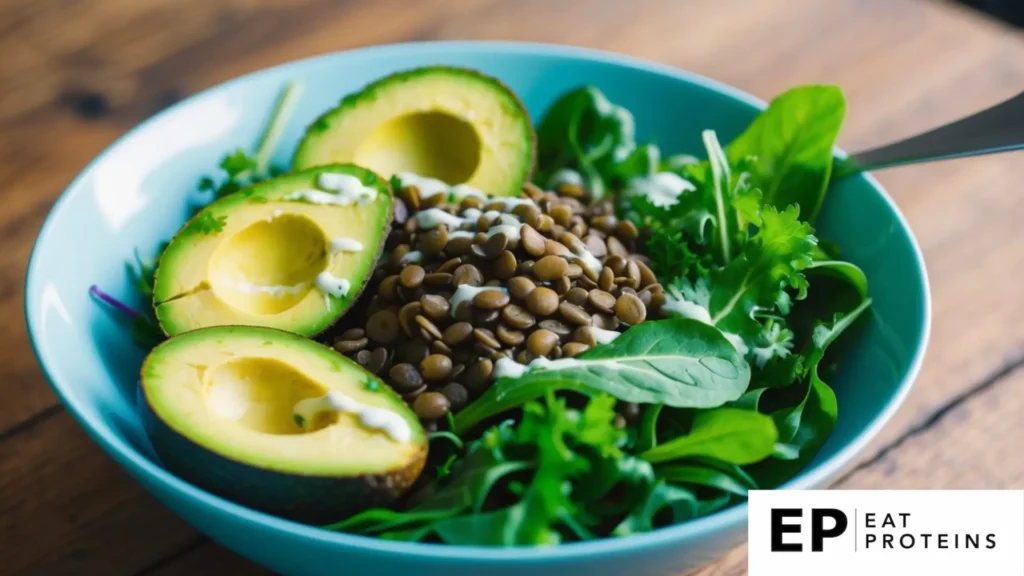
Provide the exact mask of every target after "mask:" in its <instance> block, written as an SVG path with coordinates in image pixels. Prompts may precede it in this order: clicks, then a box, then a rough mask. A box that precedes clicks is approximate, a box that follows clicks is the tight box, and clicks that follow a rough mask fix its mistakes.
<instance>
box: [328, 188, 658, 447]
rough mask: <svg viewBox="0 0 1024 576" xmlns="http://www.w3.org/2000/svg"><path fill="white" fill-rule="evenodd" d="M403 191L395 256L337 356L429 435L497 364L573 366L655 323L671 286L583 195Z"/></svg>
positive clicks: (381, 270)
mask: <svg viewBox="0 0 1024 576" xmlns="http://www.w3.org/2000/svg"><path fill="white" fill-rule="evenodd" d="M457 188H458V187H456V189H453V192H452V193H436V192H435V193H433V194H430V195H426V194H424V193H422V192H421V190H420V189H419V188H417V187H416V186H407V187H404V188H402V189H400V190H399V191H398V192H397V199H396V203H395V218H394V223H393V225H392V226H393V228H392V231H391V233H390V234H389V237H388V242H387V246H386V252H385V253H386V254H387V256H385V257H382V258H381V261H380V262H379V263H378V265H377V267H376V269H375V271H374V274H373V277H372V280H371V285H370V286H369V287H368V289H367V291H366V292H365V293H364V294H365V296H364V298H363V302H361V303H360V304H361V306H360V308H359V309H356V310H353V311H352V312H350V314H349V315H348V316H347V318H346V327H347V329H343V331H342V332H341V333H340V334H339V335H338V336H337V337H336V338H335V340H334V348H335V349H337V350H338V351H339V352H341V353H343V354H346V355H347V356H349V357H351V358H353V359H354V360H355V361H356V362H358V363H359V364H361V365H362V366H364V367H365V368H367V369H368V370H370V371H371V372H373V373H375V374H377V375H378V376H380V377H381V378H382V379H383V380H384V381H386V382H387V383H388V384H389V385H391V386H392V387H393V388H394V389H395V390H396V391H397V392H398V393H399V394H401V395H402V397H403V398H404V399H405V401H406V402H407V403H408V404H409V405H410V406H411V407H412V408H413V410H414V411H415V412H416V414H417V416H419V418H420V419H421V420H422V421H423V422H424V424H425V425H426V426H427V427H428V428H433V427H434V423H435V422H436V421H437V420H438V419H440V418H443V417H444V416H445V415H446V414H447V413H448V412H449V411H458V410H459V409H461V408H462V407H464V406H465V405H466V404H467V403H468V402H469V401H471V400H472V399H474V398H476V397H477V396H479V395H480V394H481V393H483V392H484V391H485V390H486V389H487V388H488V387H489V386H490V385H491V384H492V383H493V381H494V380H495V367H496V363H497V361H498V360H500V359H502V358H508V359H510V360H514V361H516V362H518V363H520V364H528V363H530V362H531V361H532V360H534V359H535V358H538V357H545V358H548V359H551V360H554V359H558V358H562V357H574V356H577V355H579V354H582V353H584V352H585V351H587V350H588V349H590V348H591V347H593V346H596V345H597V344H599V343H604V342H609V341H611V339H613V338H614V337H615V336H617V333H618V332H620V331H622V330H625V329H626V328H627V327H629V326H634V325H636V324H639V323H641V322H643V321H644V320H645V319H647V318H652V319H653V318H659V317H661V307H662V305H663V304H664V302H665V296H664V293H663V289H662V286H661V284H659V283H658V280H657V278H656V277H655V275H654V273H653V272H652V271H651V269H650V268H649V267H648V265H647V260H646V258H645V257H644V256H643V255H641V254H637V253H636V252H635V250H636V248H637V245H638V242H637V240H638V232H637V229H636V227H635V226H634V225H633V223H632V222H629V221H626V220H617V219H616V217H615V215H614V210H613V208H612V206H611V204H609V203H593V204H591V203H588V202H587V201H586V198H585V193H584V191H583V189H582V188H580V187H578V186H573V185H564V184H563V185H561V186H559V187H558V188H557V190H555V191H544V190H541V189H540V188H538V187H536V186H534V185H532V184H528V185H527V186H525V187H524V190H523V192H524V194H523V197H522V198H482V197H480V196H479V195H475V194H467V195H464V196H463V197H461V198H459V197H458V196H457V195H456V194H455V193H454V192H455V191H456V190H457Z"/></svg>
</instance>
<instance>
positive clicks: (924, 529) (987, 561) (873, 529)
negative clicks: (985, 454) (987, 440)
mask: <svg viewBox="0 0 1024 576" xmlns="http://www.w3.org/2000/svg"><path fill="white" fill-rule="evenodd" d="M844 521H845V524H846V526H845V530H843V529H842V528H843V526H842V524H843V523H844ZM773 532H774V533H775V538H776V540H775V542H774V544H775V548H776V550H773V538H772V536H773ZM747 536H748V547H749V560H748V562H749V564H748V570H749V572H750V576H783V575H784V576H805V575H806V576H826V575H827V576H846V575H850V576H865V575H868V576H887V575H889V574H893V575H897V574H898V575H901V576H902V575H904V574H907V575H909V574H923V575H928V576H944V575H947V574H948V575H957V576H962V575H964V574H969V575H977V576H1004V575H1006V576H1010V575H1012V576H1024V491H1021V490H977V491H975V490H756V491H752V492H750V494H749V520H748V528H747ZM816 545H817V547H820V551H815V550H814V548H815V547H816ZM783 549H785V551H784V550H783ZM797 550H799V551H797Z"/></svg>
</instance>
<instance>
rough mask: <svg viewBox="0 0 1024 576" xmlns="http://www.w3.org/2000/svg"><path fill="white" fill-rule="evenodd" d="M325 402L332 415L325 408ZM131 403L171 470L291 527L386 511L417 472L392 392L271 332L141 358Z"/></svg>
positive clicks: (342, 361) (419, 440)
mask: <svg viewBox="0 0 1024 576" xmlns="http://www.w3.org/2000/svg"><path fill="white" fill-rule="evenodd" d="M329 395H330V396H333V397H334V398H335V400H339V399H340V400H341V401H342V404H343V405H344V406H343V407H342V409H340V410H339V409H330V408H326V406H327V405H328V404H330V403H326V402H324V400H325V398H327V397H328V396H329ZM139 396H140V404H141V407H140V408H141V410H140V411H141V412H142V414H143V420H144V422H145V425H146V429H147V433H148V435H149V438H150V440H151V442H152V444H153V448H154V450H155V451H156V453H157V455H158V456H159V457H160V459H161V460H162V461H163V463H164V465H165V466H167V468H168V469H169V470H171V471H172V472H174V473H175V474H177V475H179V476H180V477H181V478H183V479H185V480H186V481H189V482H191V483H193V484H195V485H196V486H199V487H201V488H203V489H205V490H208V491H210V492H212V493H214V494H217V495H219V496H222V497H224V498H227V499H229V500H233V501H235V502H237V503H239V504H243V505H245V506H249V507H251V508H254V509H256V510H260V511H263V512H267V513H270V514H274V515H277V516H280V517H283V518H288V519H291V520H296V521H300V522H308V523H314V524H324V523H328V522H334V521H337V520H340V519H343V518H345V517H347V516H349V515H351V514H354V513H356V512H359V511H361V510H363V509H366V508H371V507H375V506H387V505H390V504H391V503H393V502H394V501H395V499H396V498H398V497H399V496H401V495H402V494H403V493H404V492H405V491H406V490H407V489H408V488H409V487H410V486H411V485H412V484H413V483H414V482H415V481H416V479H417V477H418V476H419V474H420V472H422V470H423V465H424V462H425V461H426V456H427V439H426V434H425V433H424V431H423V428H422V426H421V425H420V423H419V420H418V419H417V418H416V415H415V414H414V413H413V412H412V411H411V410H410V409H409V408H408V407H407V406H406V405H405V404H404V403H403V401H402V399H401V398H399V397H398V395H397V394H395V393H394V392H393V391H392V390H391V388H390V387H388V386H387V385H386V384H385V383H384V382H382V381H380V380H379V379H378V378H376V377H375V376H373V375H372V374H370V373H369V372H367V371H365V370H363V369H362V368H361V367H359V366H358V365H357V364H355V363H354V362H352V361H351V360H349V359H347V358H345V357H344V356H342V355H341V354H339V353H337V352H335V351H334V350H332V349H330V348H327V347H325V346H323V345H321V344H318V343H316V342H314V341H312V340H308V339H306V338H302V337H300V336H298V335H295V334H292V333H289V332H284V331H281V330H275V329H271V328H261V327H249V326H218V327H212V328H203V329H200V330H195V331H192V332H189V333H187V334H182V335H180V336H176V337H174V338H171V339H169V340H167V341H165V342H163V343H161V344H160V345H159V346H157V347H156V348H154V349H153V351H152V352H151V353H150V354H149V356H148V357H147V358H146V361H145V364H144V365H143V367H142V379H141V390H140V395H139ZM318 407H319V410H318V409H317V408H318ZM368 413H369V414H368ZM297 414H304V415H305V416H306V417H305V418H301V417H300V418H297V417H296V415H297ZM381 422H388V423H389V426H382V425H381Z"/></svg>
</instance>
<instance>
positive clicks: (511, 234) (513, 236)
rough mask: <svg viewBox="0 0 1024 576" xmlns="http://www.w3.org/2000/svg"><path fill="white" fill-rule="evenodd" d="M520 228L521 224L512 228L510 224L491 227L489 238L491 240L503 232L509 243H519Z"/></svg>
mask: <svg viewBox="0 0 1024 576" xmlns="http://www.w3.org/2000/svg"><path fill="white" fill-rule="evenodd" d="M520 227H521V226H520V225H519V224H516V225H515V226H510V225H508V224H499V225H497V226H491V227H490V228H488V229H487V237H488V238H490V237H491V236H494V235H495V234H497V233H498V232H501V233H503V234H505V236H506V237H507V238H508V239H509V241H512V242H518V241H519V230H520Z"/></svg>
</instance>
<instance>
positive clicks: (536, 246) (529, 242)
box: [519, 224, 545, 257]
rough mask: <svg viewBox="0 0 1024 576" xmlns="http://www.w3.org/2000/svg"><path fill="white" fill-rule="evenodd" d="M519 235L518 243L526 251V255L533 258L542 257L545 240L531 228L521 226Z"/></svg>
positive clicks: (524, 225) (525, 225)
mask: <svg viewBox="0 0 1024 576" xmlns="http://www.w3.org/2000/svg"><path fill="white" fill-rule="evenodd" d="M519 235H520V236H521V239H520V241H519V243H520V245H521V246H522V247H523V249H524V250H526V253H527V254H529V255H530V256H533V257H540V256H543V255H544V250H545V238H544V236H542V235H541V233H540V232H537V230H535V229H534V228H533V226H530V225H529V224H523V226H522V228H520V229H519Z"/></svg>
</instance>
